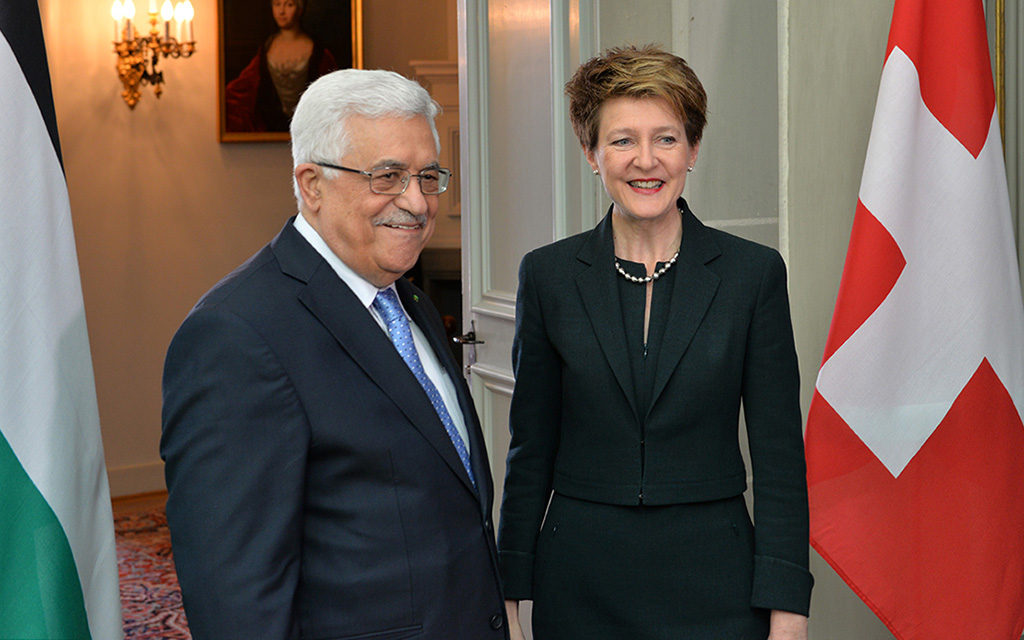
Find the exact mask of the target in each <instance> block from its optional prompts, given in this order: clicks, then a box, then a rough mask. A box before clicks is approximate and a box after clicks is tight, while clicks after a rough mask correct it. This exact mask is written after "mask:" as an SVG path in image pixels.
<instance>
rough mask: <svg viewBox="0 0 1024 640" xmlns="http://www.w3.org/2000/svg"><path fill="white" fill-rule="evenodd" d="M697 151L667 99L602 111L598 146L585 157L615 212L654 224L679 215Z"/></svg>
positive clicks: (617, 104)
mask: <svg viewBox="0 0 1024 640" xmlns="http://www.w3.org/2000/svg"><path fill="white" fill-rule="evenodd" d="M698 148H699V145H694V146H691V145H690V144H689V142H688V141H687V139H686V129H685V127H684V125H683V122H682V120H680V119H679V116H677V115H676V114H675V112H673V111H672V109H671V108H670V107H669V104H668V102H667V101H666V100H664V99H663V98H657V97H651V98H625V97H622V98H612V99H610V100H608V101H607V102H605V103H604V104H603V105H602V106H601V112H600V125H599V127H598V134H597V143H596V144H595V145H594V148H593V149H591V150H587V151H585V154H586V156H587V162H588V163H589V164H590V166H591V167H592V168H593V169H595V170H597V172H598V173H599V174H600V175H601V180H602V182H603V183H604V188H605V191H607V192H608V196H609V197H611V199H612V202H614V203H615V212H616V213H618V214H619V215H622V216H625V217H628V218H635V219H647V220H651V219H656V218H660V217H662V216H664V215H666V214H668V213H673V214H674V213H675V211H676V200H677V199H678V198H679V196H680V195H682V193H683V188H684V187H685V186H686V174H687V171H688V169H689V168H690V167H692V166H693V163H694V162H696V161H697V151H698Z"/></svg>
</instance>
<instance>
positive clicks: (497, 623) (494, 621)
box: [491, 613, 505, 631]
mask: <svg viewBox="0 0 1024 640" xmlns="http://www.w3.org/2000/svg"><path fill="white" fill-rule="evenodd" d="M504 626H505V618H504V617H502V615H501V614H500V613H496V614H494V615H493V616H491V628H492V629H494V630H495V631H497V630H498V629H500V628H502V627H504Z"/></svg>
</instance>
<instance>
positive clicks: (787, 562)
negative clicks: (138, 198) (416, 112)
mask: <svg viewBox="0 0 1024 640" xmlns="http://www.w3.org/2000/svg"><path fill="white" fill-rule="evenodd" d="M566 92H567V93H568V95H569V99H570V106H569V109H570V118H571V119H572V124H573V128H574V130H575V132H576V135H577V136H578V137H579V140H580V143H581V145H582V147H583V152H584V154H585V155H586V158H587V162H588V163H589V164H590V166H591V167H592V168H593V170H594V173H595V174H597V175H599V176H600V177H601V180H602V182H603V183H604V187H605V190H606V191H607V192H608V195H609V196H610V197H611V200H612V206H611V210H610V211H609V213H608V215H607V216H605V218H604V220H602V221H601V222H600V224H598V226H597V227H596V228H595V229H593V230H592V231H589V232H586V233H582V234H580V235H577V236H573V237H571V238H567V239H565V240H562V241H559V242H556V243H554V244H552V245H549V246H547V247H543V248H541V249H537V250H535V251H532V252H530V253H529V254H527V255H526V257H525V258H524V259H523V262H522V265H521V267H520V273H519V293H518V298H517V302H516V335H515V339H514V342H513V351H512V359H513V366H514V368H515V373H516V386H515V392H514V394H513V397H512V408H511V414H510V425H511V429H512V442H511V447H510V451H509V456H508V465H507V468H508V472H507V475H506V478H505V494H504V498H503V501H502V506H501V524H500V528H499V534H498V547H499V556H500V562H501V570H502V578H503V581H504V587H505V595H506V598H508V600H507V601H506V604H507V606H508V609H509V619H510V621H511V622H512V624H513V628H512V631H513V634H516V633H519V634H521V633H522V631H521V630H520V629H519V628H518V625H517V621H518V601H519V600H528V599H532V600H533V601H534V609H533V633H534V638H536V639H537V640H572V639H574V638H580V639H586V640H599V639H602V638H608V639H615V640H622V639H626V638H628V639H629V640H641V639H647V638H650V639H656V638H657V639H666V640H668V639H672V640H679V639H685V640H701V639H708V640H712V639H713V640H765V638H770V640H794V639H798V640H805V639H806V637H807V618H806V616H807V613H808V608H809V604H810V592H811V585H812V583H813V579H812V577H811V575H810V573H809V572H808V569H807V563H808V542H807V540H808V531H807V529H808V524H807V520H808V515H807V487H806V479H805V468H804V457H803V439H802V434H801V417H800V406H799V379H798V372H797V359H796V351H795V348H794V343H793V332H792V325H791V322H790V316H789V302H788V297H787V293H786V273H785V266H784V264H783V262H782V259H781V257H780V256H779V254H778V252H776V251H775V250H774V249H770V248H767V247H764V246H760V245H757V244H755V243H753V242H749V241H747V240H743V239H740V238H737V237H735V236H732V235H729V234H727V233H724V232H722V231H718V230H715V229H711V228H708V227H705V226H704V225H703V224H701V223H700V221H698V220H697V218H695V217H694V215H693V213H691V211H690V209H689V207H688V206H687V204H686V201H685V200H683V198H682V192H683V187H684V186H685V184H686V177H687V174H688V172H690V171H692V170H693V168H694V165H695V163H696V161H697V154H698V150H699V145H700V140H701V134H702V131H703V128H704V124H705V121H706V120H705V107H706V96H705V92H704V88H703V87H702V86H701V83H700V81H699V80H698V79H697V77H696V75H695V74H694V73H693V71H692V70H691V69H690V67H689V66H688V65H687V64H686V62H685V61H684V60H682V59H681V58H678V57H676V56H674V55H672V54H670V53H667V52H665V51H662V50H660V49H658V48H655V47H645V48H640V49H637V48H634V47H628V48H621V49H612V50H610V51H608V52H607V53H606V54H605V55H603V56H600V57H597V58H594V59H592V60H590V61H588V62H586V63H585V64H584V65H583V66H581V67H580V69H579V70H578V71H577V72H576V74H575V76H574V77H573V78H572V80H571V81H570V82H569V83H568V85H567V86H566ZM741 404H742V406H743V411H744V418H745V423H746V434H747V440H748V442H749V445H750V458H751V461H752V464H753V484H754V501H753V502H754V520H755V521H756V523H757V527H756V529H755V528H754V527H753V526H752V524H751V521H750V518H749V516H748V513H747V508H746V504H745V501H744V498H743V493H744V491H745V490H746V477H747V472H746V469H745V467H744V463H743V458H742V456H741V454H740V444H739V428H738V424H739V416H740V406H741ZM549 501H550V506H549ZM515 637H516V636H515V635H513V638H515ZM520 637H521V636H520Z"/></svg>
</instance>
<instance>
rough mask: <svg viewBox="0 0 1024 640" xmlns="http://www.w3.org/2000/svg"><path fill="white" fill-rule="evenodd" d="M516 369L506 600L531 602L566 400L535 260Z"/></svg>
mask: <svg viewBox="0 0 1024 640" xmlns="http://www.w3.org/2000/svg"><path fill="white" fill-rule="evenodd" d="M512 367H513V370H514V372H515V376H516V384H515V390H514V391H513V394H512V406H511V410H510V412H509V428H510V429H511V432H512V439H511V442H510V444H509V453H508V459H507V461H506V472H505V491H504V496H503V498H502V502H501V520H500V523H499V526H498V561H499V565H500V568H501V579H502V585H503V587H504V591H505V597H506V598H510V599H513V600H528V599H531V598H532V592H533V561H534V555H535V547H536V544H537V535H538V533H539V532H540V526H541V523H542V521H543V520H544V512H545V510H546V509H547V504H548V499H549V497H550V495H551V478H552V473H553V469H554V464H555V455H556V453H557V451H558V441H559V428H560V412H561V398H562V392H561V384H562V381H561V365H560V359H559V356H558V353H557V352H556V350H555V348H554V346H553V345H552V344H551V342H550V341H549V340H548V336H547V333H546V331H545V326H544V317H543V312H542V309H541V302H540V298H539V295H538V291H537V288H536V287H535V282H534V277H533V272H532V265H531V254H527V255H526V257H525V258H523V262H522V264H521V265H520V268H519V292H518V294H517V296H516V331H515V337H514V338H513V341H512Z"/></svg>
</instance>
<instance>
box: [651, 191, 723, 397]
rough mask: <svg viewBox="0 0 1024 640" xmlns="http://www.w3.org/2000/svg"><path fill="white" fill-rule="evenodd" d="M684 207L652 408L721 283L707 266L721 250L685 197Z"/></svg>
mask: <svg viewBox="0 0 1024 640" xmlns="http://www.w3.org/2000/svg"><path fill="white" fill-rule="evenodd" d="M680 205H681V207H680V208H681V209H682V211H683V214H682V215H683V241H682V246H680V248H679V259H678V262H677V263H676V267H675V268H676V269H677V270H678V271H677V273H676V277H675V285H674V287H673V289H672V301H671V303H670V304H669V312H668V313H669V315H668V324H667V326H666V329H665V338H664V340H663V341H662V347H661V352H660V353H659V354H658V368H657V370H656V372H655V377H654V389H653V392H652V394H651V405H650V406H652V407H653V406H654V403H655V402H656V401H657V400H658V397H659V396H660V395H661V393H662V391H664V390H665V385H666V384H668V380H669V378H670V377H671V376H672V374H673V373H674V372H675V370H676V368H677V367H678V365H679V360H680V359H682V357H683V354H684V353H685V352H686V349H687V348H688V347H689V346H690V342H691V341H692V340H693V336H694V334H695V333H697V328H698V327H699V326H700V323H701V322H702V321H703V320H704V316H705V314H707V311H708V307H710V306H711V301H712V300H714V298H715V293H716V292H717V291H718V285H719V283H720V279H719V277H718V276H717V275H716V274H715V273H714V272H712V271H711V270H710V269H708V268H707V267H706V266H705V265H706V264H707V263H708V262H710V261H711V260H714V259H715V258H716V257H718V256H719V255H721V250H720V249H719V248H718V245H717V244H716V243H715V241H714V240H713V239H712V238H711V236H710V234H709V233H708V230H707V228H706V227H705V226H704V225H703V224H701V223H700V221H699V220H697V218H696V217H694V215H693V214H692V213H691V212H690V209H689V207H687V206H686V202H685V201H683V200H682V198H680ZM645 411H650V407H646V408H645Z"/></svg>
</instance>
